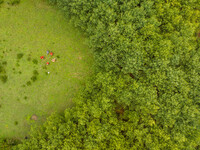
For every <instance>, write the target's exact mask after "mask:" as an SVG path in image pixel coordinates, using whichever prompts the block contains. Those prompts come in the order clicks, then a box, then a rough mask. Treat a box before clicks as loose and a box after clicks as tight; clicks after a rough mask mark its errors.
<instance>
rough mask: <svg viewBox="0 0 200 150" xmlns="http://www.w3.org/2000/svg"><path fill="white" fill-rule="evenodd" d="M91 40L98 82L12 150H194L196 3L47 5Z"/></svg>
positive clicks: (87, 0)
mask: <svg viewBox="0 0 200 150" xmlns="http://www.w3.org/2000/svg"><path fill="white" fill-rule="evenodd" d="M50 2H51V3H52V4H57V5H58V7H59V8H61V9H62V10H63V11H64V13H65V14H66V16H67V17H69V18H70V19H71V20H72V21H73V22H74V24H75V25H76V26H77V27H80V28H81V29H82V30H83V31H84V32H85V33H86V34H87V35H88V38H89V46H90V47H91V48H92V49H93V50H94V55H95V57H96V68H97V69H96V76H94V77H93V78H92V79H91V81H90V82H89V83H87V85H86V87H85V89H84V90H82V92H81V94H80V95H79V96H78V97H77V98H76V100H75V103H76V106H75V107H73V108H71V109H66V111H65V113H64V115H56V114H55V115H52V116H51V117H50V118H48V120H47V122H46V123H45V124H44V125H43V126H41V127H40V128H39V129H38V128H37V129H35V128H33V130H32V132H31V134H30V138H29V140H25V141H23V143H22V144H20V145H18V146H17V147H16V149H20V150H23V149H27V150H30V149H52V150H53V149H63V150H64V149H65V150H68V149H87V150H90V149H91V150H94V149H113V150H114V149H115V150H118V149H120V150H121V149H125V150H129V149H137V150H139V149H155V150H156V149H157V150H158V149H163V150H166V149H173V150H178V149H181V150H182V149H188V150H189V149H191V150H192V149H199V148H200V120H199V115H200V111H199V110H200V97H199V95H200V85H199V81H200V76H199V73H200V59H199V58H200V48H199V46H200V40H199V38H198V32H199V30H200V24H199V23H200V1H199V0H187V1H186V0H165V1H164V0H103V1H102V0H50Z"/></svg>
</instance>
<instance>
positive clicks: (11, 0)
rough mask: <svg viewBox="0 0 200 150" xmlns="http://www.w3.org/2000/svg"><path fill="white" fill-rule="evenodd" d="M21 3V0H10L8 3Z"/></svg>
mask: <svg viewBox="0 0 200 150" xmlns="http://www.w3.org/2000/svg"><path fill="white" fill-rule="evenodd" d="M19 3H20V0H9V1H8V4H9V5H17V4H19Z"/></svg>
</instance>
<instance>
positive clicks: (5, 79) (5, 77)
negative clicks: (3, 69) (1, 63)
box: [0, 75, 8, 83]
mask: <svg viewBox="0 0 200 150" xmlns="http://www.w3.org/2000/svg"><path fill="white" fill-rule="evenodd" d="M0 79H1V81H2V82H3V83H6V82H7V80H8V77H7V75H3V76H0Z"/></svg>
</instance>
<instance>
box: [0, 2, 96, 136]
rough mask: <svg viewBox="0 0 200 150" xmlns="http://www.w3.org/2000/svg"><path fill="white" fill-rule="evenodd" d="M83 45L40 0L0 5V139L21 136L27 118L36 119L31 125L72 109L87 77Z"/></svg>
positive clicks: (59, 15) (87, 59) (88, 61)
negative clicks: (74, 99) (50, 52)
mask: <svg viewBox="0 0 200 150" xmlns="http://www.w3.org/2000/svg"><path fill="white" fill-rule="evenodd" d="M84 41H85V39H84V37H83V36H82V35H81V33H80V32H79V31H77V30H76V29H74V28H73V27H72V26H71V25H70V23H69V22H68V21H67V20H66V19H65V17H64V16H63V15H62V13H61V12H59V11H57V10H55V9H53V8H51V7H50V6H48V5H47V4H46V3H45V2H43V1H39V0H37V1H35V0H21V3H20V4H19V5H9V4H7V3H5V2H4V3H3V4H1V8H0V137H16V138H23V137H24V136H25V135H26V133H27V131H28V130H29V127H30V126H29V122H30V118H31V116H32V115H37V117H38V118H37V121H34V122H42V121H43V120H44V119H45V118H46V116H48V115H49V114H51V113H52V112H54V111H62V110H64V109H65V108H66V107H70V106H71V105H72V102H71V100H72V98H73V96H74V94H75V93H76V91H77V90H78V89H79V88H80V86H81V83H82V82H83V81H84V79H85V78H87V77H88V76H89V75H90V74H91V68H90V66H91V65H90V64H91V63H92V55H91V53H90V52H89V50H88V47H87V46H86V45H85V44H84ZM47 50H50V51H53V52H54V56H52V57H51V56H50V55H47V54H46V51H47ZM42 55H44V56H45V57H46V58H45V59H44V60H41V59H40V56H42ZM52 58H56V60H57V61H56V62H55V63H53V62H51V59H52ZM47 61H49V62H50V65H48V66H47V65H46V62H47ZM47 72H50V73H49V74H48V73H47Z"/></svg>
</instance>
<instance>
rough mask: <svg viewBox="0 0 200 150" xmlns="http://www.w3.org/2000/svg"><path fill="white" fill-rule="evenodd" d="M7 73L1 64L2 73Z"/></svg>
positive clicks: (0, 72)
mask: <svg viewBox="0 0 200 150" xmlns="http://www.w3.org/2000/svg"><path fill="white" fill-rule="evenodd" d="M3 73H6V70H5V69H4V67H3V66H1V65H0V74H3Z"/></svg>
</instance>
